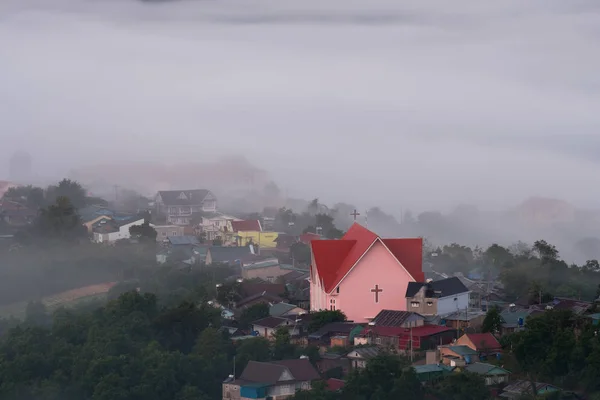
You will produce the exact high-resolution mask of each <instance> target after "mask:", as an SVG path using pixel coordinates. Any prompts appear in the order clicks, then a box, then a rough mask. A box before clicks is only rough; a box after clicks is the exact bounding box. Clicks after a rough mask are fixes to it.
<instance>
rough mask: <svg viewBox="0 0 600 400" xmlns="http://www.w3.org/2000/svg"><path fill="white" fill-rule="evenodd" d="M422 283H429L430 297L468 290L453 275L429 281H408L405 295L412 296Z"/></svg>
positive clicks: (445, 295)
mask: <svg viewBox="0 0 600 400" xmlns="http://www.w3.org/2000/svg"><path fill="white" fill-rule="evenodd" d="M424 285H429V286H430V288H431V290H432V291H433V293H432V295H431V297H438V298H439V297H447V296H452V295H455V294H459V293H466V292H468V291H469V289H467V287H466V286H465V285H464V283H462V282H461V281H460V279H458V278H457V277H455V276H453V277H451V278H447V279H442V280H439V281H433V282H431V283H426V282H409V283H408V287H407V288H406V297H414V296H415V295H416V294H417V292H418V291H419V290H420V289H421V288H422V287H423V286H424Z"/></svg>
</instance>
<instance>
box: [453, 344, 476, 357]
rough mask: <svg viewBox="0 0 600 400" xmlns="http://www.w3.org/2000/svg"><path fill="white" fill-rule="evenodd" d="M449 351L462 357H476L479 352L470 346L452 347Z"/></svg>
mask: <svg viewBox="0 0 600 400" xmlns="http://www.w3.org/2000/svg"><path fill="white" fill-rule="evenodd" d="M448 349H450V350H452V351H453V352H455V353H456V354H458V355H460V356H469V355H476V354H477V352H476V351H475V350H473V349H472V348H470V347H468V346H450V347H448Z"/></svg>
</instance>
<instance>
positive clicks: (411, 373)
mask: <svg viewBox="0 0 600 400" xmlns="http://www.w3.org/2000/svg"><path fill="white" fill-rule="evenodd" d="M390 398H392V399H407V400H408V399H410V400H423V399H424V398H425V391H424V390H423V385H422V384H421V382H420V381H419V378H417V373H416V372H415V370H414V368H405V369H404V370H403V371H402V375H400V377H399V378H397V379H396V380H395V381H394V387H393V388H392V391H391V392H390Z"/></svg>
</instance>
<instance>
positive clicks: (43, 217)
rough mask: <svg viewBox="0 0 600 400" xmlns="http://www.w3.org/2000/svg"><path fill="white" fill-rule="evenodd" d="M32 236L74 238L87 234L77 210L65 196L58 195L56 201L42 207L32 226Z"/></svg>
mask: <svg viewBox="0 0 600 400" xmlns="http://www.w3.org/2000/svg"><path fill="white" fill-rule="evenodd" d="M32 233H33V235H34V236H38V237H43V238H45V239H57V240H74V239H81V238H85V237H86V236H87V230H86V229H85V227H84V226H83V225H82V224H81V218H80V217H79V215H77V210H76V209H75V207H74V206H73V204H71V202H70V200H69V199H68V198H67V197H58V198H57V199H56V203H55V204H52V205H50V206H48V207H47V208H42V209H41V210H40V213H39V215H38V217H37V218H36V219H35V221H34V223H33V226H32Z"/></svg>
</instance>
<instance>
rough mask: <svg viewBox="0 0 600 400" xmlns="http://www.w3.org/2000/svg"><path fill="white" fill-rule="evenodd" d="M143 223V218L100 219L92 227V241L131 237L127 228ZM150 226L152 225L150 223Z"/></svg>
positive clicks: (98, 241) (103, 241)
mask: <svg viewBox="0 0 600 400" xmlns="http://www.w3.org/2000/svg"><path fill="white" fill-rule="evenodd" d="M143 223H144V218H140V219H134V220H127V221H114V220H103V221H100V224H99V225H98V226H97V227H95V228H94V242H96V243H113V242H116V241H117V240H120V239H129V238H131V234H130V233H129V228H131V227H132V226H134V225H142V224H143ZM150 226H154V225H152V224H150Z"/></svg>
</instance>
